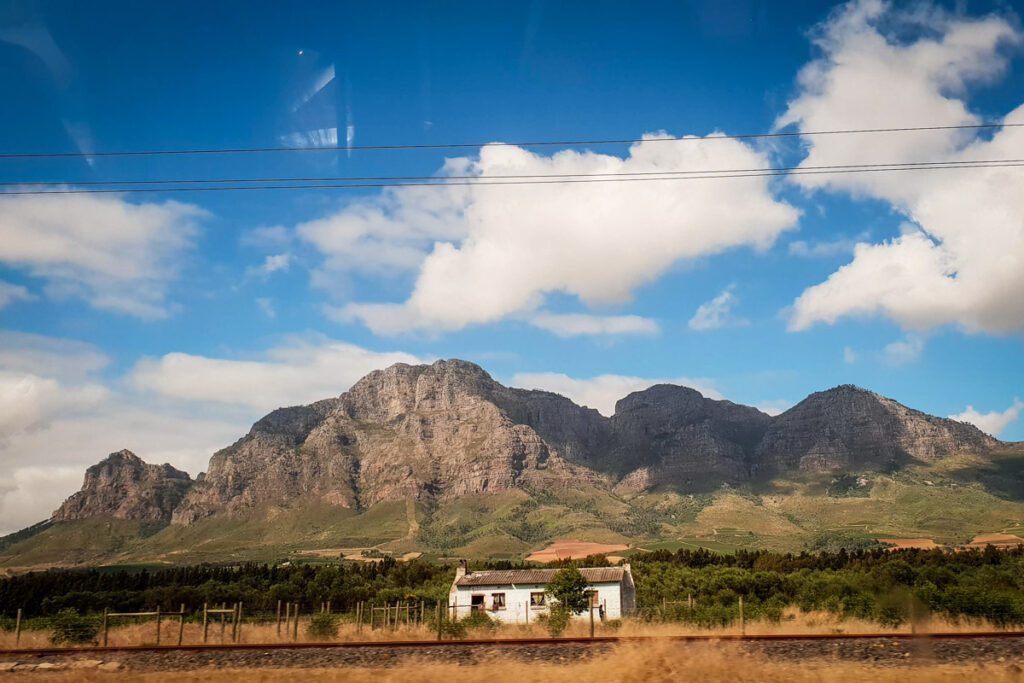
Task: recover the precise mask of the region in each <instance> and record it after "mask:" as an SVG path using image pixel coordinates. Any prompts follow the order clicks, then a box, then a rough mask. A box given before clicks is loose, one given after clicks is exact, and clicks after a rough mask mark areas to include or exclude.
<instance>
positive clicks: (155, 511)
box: [53, 449, 192, 522]
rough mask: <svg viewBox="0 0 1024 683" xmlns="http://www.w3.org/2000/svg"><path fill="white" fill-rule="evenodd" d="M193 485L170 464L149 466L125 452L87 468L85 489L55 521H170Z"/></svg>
mask: <svg viewBox="0 0 1024 683" xmlns="http://www.w3.org/2000/svg"><path fill="white" fill-rule="evenodd" d="M191 485H192V478H191V477H189V475H188V473H187V472H182V471H181V470H177V469H175V468H173V467H171V466H170V465H168V464H163V465H150V464H147V463H146V462H144V461H143V460H142V459H141V458H140V457H139V456H137V455H135V454H134V453H132V452H131V451H129V450H127V449H123V450H120V451H116V452H114V453H111V454H110V455H108V456H107V457H106V458H104V459H103V460H101V461H100V462H98V463H96V464H95V465H93V466H92V467H90V468H89V469H87V470H86V471H85V482H84V483H83V484H82V489H81V490H80V491H79V492H78V493H76V494H74V495H73V496H71V497H70V498H68V499H67V500H66V501H64V504H63V505H61V506H60V508H58V509H57V510H56V511H55V512H54V513H53V519H54V520H57V521H70V520H74V519H85V518H89V517H115V518H117V519H130V520H139V521H147V522H168V521H170V519H171V513H172V512H173V510H174V508H175V507H176V506H177V505H178V503H179V502H181V499H182V498H183V497H184V495H185V492H186V491H187V490H188V488H189V487H190V486H191Z"/></svg>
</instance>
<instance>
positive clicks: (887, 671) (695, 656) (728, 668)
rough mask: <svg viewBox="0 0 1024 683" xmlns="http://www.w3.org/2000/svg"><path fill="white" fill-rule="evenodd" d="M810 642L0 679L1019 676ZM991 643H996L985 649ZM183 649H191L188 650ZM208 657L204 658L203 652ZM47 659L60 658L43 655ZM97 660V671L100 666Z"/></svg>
mask: <svg viewBox="0 0 1024 683" xmlns="http://www.w3.org/2000/svg"><path fill="white" fill-rule="evenodd" d="M825 645H826V647H824V648H822V647H820V646H818V645H817V644H815V645H814V646H813V647H816V648H817V649H815V650H813V651H810V650H808V649H807V646H806V644H804V645H800V644H797V645H795V646H794V645H793V644H778V643H777V644H776V646H777V647H776V649H775V650H774V651H757V650H751V649H750V648H746V647H743V646H739V645H733V644H714V643H712V644H699V645H692V644H691V645H681V644H679V643H665V642H661V643H644V644H625V645H618V646H601V645H583V646H580V645H575V646H574V645H570V644H566V645H565V646H561V647H560V646H558V645H557V644H552V645H551V646H545V647H541V648H538V647H531V648H529V649H523V650H522V651H519V652H517V651H512V650H511V649H509V648H507V647H505V648H501V649H494V648H492V649H491V650H489V651H484V652H481V653H478V654H477V655H476V656H472V655H468V654H467V653H466V652H465V648H464V649H463V651H459V650H458V649H457V648H446V649H447V650H451V651H450V652H446V651H445V649H442V650H439V651H436V652H435V653H434V654H433V655H431V656H430V657H427V658H424V657H420V656H418V655H416V654H412V655H409V656H400V657H398V658H397V659H396V658H395V657H394V652H390V653H389V652H386V651H382V652H379V653H376V652H362V656H364V657H370V658H373V659H370V660H363V661H362V662H360V661H358V660H355V661H353V660H349V661H339V660H337V659H334V660H332V659H331V658H330V657H331V656H332V654H337V651H334V652H333V653H327V654H324V653H323V652H322V651H319V650H312V651H296V650H290V651H283V652H260V651H255V652H252V651H250V652H245V653H227V655H226V656H224V657H221V658H217V656H216V655H215V654H214V653H201V654H203V655H209V657H207V658H206V659H203V660H201V661H200V660H194V661H192V662H191V663H192V664H193V665H194V666H189V662H188V661H184V662H182V661H179V662H176V664H175V665H174V666H173V667H172V668H171V669H170V670H154V668H155V667H154V663H153V662H148V663H147V662H146V661H145V660H141V661H135V660H126V661H123V662H116V661H113V662H103V663H97V660H93V661H87V660H86V661H83V664H82V666H79V667H77V668H65V669H59V668H57V669H55V668H42V669H41V668H39V667H38V665H36V666H35V667H34V668H33V669H31V670H28V669H26V670H20V669H15V670H14V671H10V672H8V673H0V680H3V681H8V680H10V681H14V680H25V681H60V682H62V683H63V682H68V683H70V682H71V681H109V680H115V679H116V680H132V681H141V682H145V683H163V682H165V681H166V682H169V681H210V682H212V683H220V682H223V683H228V682H233V681H239V680H243V681H254V682H259V683H262V682H268V683H269V682H270V681H282V680H302V681H305V682H311V683H320V682H327V681H352V682H354V683H364V682H365V683H371V682H372V683H390V682H392V681H394V682H396V683H398V682H401V683H420V682H426V681H444V682H445V683H470V682H474V683H475V682H476V681H481V680H487V681H489V682H494V683H533V682H540V681H623V682H626V683H634V682H635V683H641V682H646V681H682V680H685V681H687V682H695V683H710V682H712V681H728V682H729V683H755V682H757V683H761V682H763V683H784V682H785V683H808V682H811V681H813V682H816V683H817V682H821V683H824V682H826V681H829V682H831V681H836V682H838V683H848V682H854V681H857V682H860V681H863V682H870V683H924V682H925V681H950V682H953V681H956V682H958V683H962V682H963V681H986V682H991V683H1003V682H1008V681H1024V668H1022V666H1021V663H1022V655H1021V654H1019V653H1017V650H1019V649H1020V648H1019V647H1018V645H1017V643H1016V642H1015V641H1007V640H1006V639H1002V640H1001V641H997V642H984V641H958V642H956V643H955V644H954V645H955V647H954V648H953V650H952V651H947V650H946V649H945V644H943V643H933V644H930V645H928V646H927V647H925V648H924V649H922V648H915V647H914V646H912V645H908V644H907V643H905V642H904V643H895V642H886V641H884V640H882V641H880V642H877V643H876V642H873V641H867V642H863V643H858V644H857V645H856V647H854V648H852V649H849V650H846V649H843V650H840V649H832V646H831V644H825ZM993 648H995V649H993ZM177 654H182V655H183V656H191V657H195V655H186V654H185V653H177ZM211 657H213V658H211ZM51 664H52V666H53V667H59V666H60V664H59V663H53V662H51ZM104 666H105V667H106V669H107V670H104V669H103V668H102V667H104Z"/></svg>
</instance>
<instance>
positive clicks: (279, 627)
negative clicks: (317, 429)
mask: <svg viewBox="0 0 1024 683" xmlns="http://www.w3.org/2000/svg"><path fill="white" fill-rule="evenodd" d="M277 637H278V639H279V640H280V638H281V601H280V600H278V601H277Z"/></svg>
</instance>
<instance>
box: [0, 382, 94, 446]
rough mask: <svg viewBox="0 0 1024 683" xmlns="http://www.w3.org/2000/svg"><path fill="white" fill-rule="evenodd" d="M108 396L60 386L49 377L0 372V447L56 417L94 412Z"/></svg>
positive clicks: (91, 387) (84, 388) (90, 387)
mask: <svg viewBox="0 0 1024 683" xmlns="http://www.w3.org/2000/svg"><path fill="white" fill-rule="evenodd" d="M107 395H108V392H107V390H106V388H104V387H101V386H97V385H84V386H62V385H61V384H60V383H59V382H58V381H57V380H55V379H52V378H49V377H39V376H38V375H32V374H26V373H12V372H4V371H0V443H2V442H3V440H4V439H7V438H9V437H11V436H13V435H14V434H19V433H21V432H26V431H33V430H36V429H39V428H40V427H44V426H46V425H47V424H48V423H49V422H50V420H51V419H53V418H54V417H55V416H57V415H67V414H69V413H74V412H81V411H83V410H88V409H89V408H93V407H95V406H96V405H97V404H98V403H100V402H101V401H103V400H104V399H105V398H106V397H107Z"/></svg>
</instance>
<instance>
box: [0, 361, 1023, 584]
mask: <svg viewBox="0 0 1024 683" xmlns="http://www.w3.org/2000/svg"><path fill="white" fill-rule="evenodd" d="M1004 447H1008V446H1007V444H1003V443H1002V442H999V441H998V440H996V439H994V438H992V437H990V436H988V435H985V434H984V433H982V432H981V431H980V430H978V429H977V428H976V427H974V426H972V425H968V424H966V423H961V422H957V421H955V420H949V419H945V418H938V417H934V416H930V415H927V414H925V413H922V412H920V411H916V410H914V409H911V408H908V407H906V406H903V405H902V404H899V403H898V402H896V401H894V400H892V399H888V398H886V397H884V396H881V395H879V394H876V393H874V392H871V391H868V390H866V389H862V388H860V387H855V386H853V385H840V386H838V387H834V388H832V389H828V390H825V391H821V392H815V393H813V394H811V395H809V396H808V397H807V398H805V399H804V400H803V401H801V402H800V403H798V404H796V405H794V406H793V407H792V408H790V409H789V410H787V411H785V412H783V413H780V414H779V415H776V416H770V415H767V414H766V413H763V412H762V411H760V410H758V409H756V408H753V407H750V406H744V405H742V404H737V403H734V402H731V401H726V400H716V399H711V398H707V397H705V396H703V395H702V394H701V393H700V392H698V391H697V390H695V389H692V388H689V387H682V386H678V385H672V384H658V385H654V386H651V387H648V388H646V389H643V390H640V391H636V392H632V393H630V394H629V395H627V396H624V397H623V398H622V399H620V400H619V401H618V402H617V403H616V410H615V413H614V414H613V415H612V416H610V417H605V416H604V415H602V414H600V413H599V412H598V411H596V410H593V409H591V408H587V407H584V406H579V405H577V404H576V403H574V402H573V401H572V400H570V399H568V398H566V397H564V396H560V395H559V394H556V393H552V392H547V391H541V390H532V389H520V388H514V387H507V386H504V385H502V384H501V383H499V382H497V381H496V380H494V379H493V378H492V377H491V376H490V375H489V374H488V373H487V372H486V371H485V370H484V369H483V368H481V367H479V366H477V365H475V364H473V363H469V362H466V361H461V360H441V361H437V362H435V363H432V364H429V365H408V364H401V363H399V364H395V365H392V366H389V367H387V368H383V369H380V370H375V371H373V372H371V373H369V374H368V375H366V376H365V377H363V378H362V379H360V380H359V381H358V382H356V383H355V384H354V385H353V386H352V387H351V388H350V389H349V390H348V391H346V392H344V393H343V394H341V395H340V396H337V397H334V398H327V399H323V400H320V401H316V402H314V403H311V404H309V405H304V406H291V407H284V408H279V409H277V410H274V411H271V412H270V413H268V414H267V415H265V416H264V417H262V418H260V419H259V420H257V421H256V422H255V423H254V424H253V425H252V427H251V428H250V429H249V431H248V432H247V433H246V434H245V435H243V436H242V437H241V438H239V439H238V440H236V441H235V442H234V443H232V444H231V445H229V446H227V447H225V448H222V449H220V450H218V451H217V452H216V453H214V454H213V455H212V456H211V458H210V463H209V466H208V467H207V470H206V472H205V473H200V475H198V476H197V477H196V478H195V479H191V478H190V477H189V476H188V475H187V474H185V473H183V472H178V471H177V470H174V469H173V468H170V466H169V465H165V466H163V468H170V469H169V470H167V469H162V468H161V467H160V466H155V465H146V464H145V463H143V462H142V461H141V459H138V458H137V457H136V456H135V455H134V454H131V453H130V452H129V451H122V452H120V453H118V454H112V455H111V456H108V458H107V459H106V460H104V461H103V462H101V463H99V464H98V465H94V466H93V467H91V468H89V470H88V471H87V475H86V481H85V485H84V486H83V489H82V491H79V492H78V493H76V494H74V495H73V496H71V497H70V498H69V499H68V500H67V501H66V502H65V503H64V504H63V505H62V506H61V507H60V508H59V509H58V510H57V511H56V512H55V513H54V515H53V517H52V518H51V520H49V521H48V523H47V524H48V526H46V527H39V529H38V530H37V531H36V532H33V535H32V537H31V538H29V537H28V536H25V537H26V538H28V540H26V541H23V542H22V543H21V544H15V546H14V547H13V549H9V550H8V553H12V552H13V553H14V555H10V554H8V555H5V556H4V557H0V564H3V563H5V562H10V561H13V560H9V559H5V557H6V558H10V557H14V556H19V553H20V556H22V557H28V556H33V555H32V553H28V554H26V553H25V552H22V550H19V548H21V549H25V548H29V549H31V548H32V547H33V545H32V544H33V543H34V542H35V543H37V544H43V543H44V541H45V540H46V539H47V538H53V539H56V538H58V537H59V535H60V533H62V531H61V529H62V527H66V529H65V531H66V532H67V533H71V531H70V527H68V525H73V524H76V523H77V524H91V523H93V522H99V521H102V520H104V519H111V520H120V521H124V522H126V523H127V522H131V523H136V524H138V523H144V524H149V526H147V527H145V528H146V529H147V533H153V529H157V528H158V527H154V526H152V525H153V524H157V525H162V527H163V528H164V529H165V530H164V531H160V532H159V533H157V534H156V535H155V536H153V537H152V539H149V538H148V537H147V539H146V540H144V541H143V540H140V541H138V542H137V543H136V545H137V546H138V547H137V548H136V550H134V551H132V552H134V553H135V554H134V555H131V556H132V557H143V558H149V557H153V556H165V557H178V556H179V555H178V553H180V551H179V550H174V551H167V549H166V548H167V547H169V546H168V545H167V544H170V546H171V547H180V546H181V545H182V544H192V545H197V544H198V545H199V546H206V545H207V544H209V543H210V542H211V540H212V539H220V540H218V543H219V542H226V541H224V539H229V538H230V537H231V536H232V534H234V535H235V537H236V538H237V539H238V540H237V542H238V544H240V545H238V546H234V545H233V546H232V547H236V548H237V549H236V550H233V551H231V552H232V554H233V556H239V557H241V556H246V555H247V553H250V552H251V548H250V547H247V544H248V545H251V544H252V543H256V544H259V543H270V541H267V540H263V541H261V540H259V539H269V538H275V539H279V540H274V541H273V544H276V545H274V547H280V546H281V544H282V543H283V544H285V546H286V547H293V546H294V543H297V542H298V539H305V540H303V541H302V542H303V543H307V544H310V543H311V544H313V545H314V546H316V547H321V546H323V545H324V544H325V543H329V541H328V540H327V539H330V538H336V539H339V540H338V541H336V542H337V543H342V542H344V543H347V544H352V543H356V544H360V543H369V542H370V539H381V540H386V539H393V540H392V541H389V542H390V543H392V545H394V544H398V545H397V546H396V547H398V546H401V547H402V548H407V549H409V550H413V549H417V548H421V547H423V546H424V545H426V546H436V547H441V546H448V545H452V546H456V547H457V546H460V545H465V544H466V543H469V544H470V545H469V546H466V547H467V548H477V549H478V550H468V551H467V552H480V553H487V554H494V553H498V554H499V555H500V554H502V553H505V554H507V552H512V555H511V556H515V554H516V553H518V552H520V551H521V550H525V549H526V548H527V547H529V545H530V544H531V543H533V542H535V540H536V539H540V538H542V537H548V536H551V535H552V534H555V533H579V531H578V530H580V529H583V530H584V531H585V530H586V529H591V530H592V531H589V532H586V533H588V534H590V536H592V537H593V538H596V539H608V540H609V542H619V543H621V542H623V541H624V540H629V539H631V538H635V537H652V535H653V537H659V536H660V535H661V534H663V533H682V532H681V531H680V532H671V531H670V530H671V529H683V528H685V529H694V528H698V529H699V528H705V527H710V528H712V529H717V528H718V527H724V528H747V527H749V528H752V529H759V530H760V531H758V533H762V534H768V535H769V536H771V537H777V538H785V537H786V536H793V537H794V538H795V537H796V536H794V535H795V534H800V533H804V534H805V535H806V533H810V531H809V530H810V529H811V528H812V527H814V526H815V525H817V524H818V521H817V520H814V519H809V521H808V522H807V523H804V524H803V526H794V525H793V521H792V520H794V519H798V518H800V516H801V515H804V514H812V513H805V512H799V511H798V512H795V513H794V512H785V511H784V510H783V509H782V508H778V507H777V506H778V505H779V504H780V503H779V500H782V499H778V498H771V497H769V498H765V499H763V500H762V499H761V497H760V495H759V494H757V493H755V491H756V490H764V491H765V492H770V491H773V490H774V491H779V490H783V489H778V486H777V485H776V484H775V483H774V482H779V481H789V480H793V481H795V480H801V481H805V482H806V483H807V486H810V487H811V488H810V489H808V491H810V493H808V494H807V495H811V496H812V498H813V496H816V495H820V494H815V493H813V490H819V489H815V488H814V487H817V486H819V484H815V483H814V482H815V481H819V480H821V481H823V482H825V484H823V486H825V488H823V489H821V490H822V491H832V490H839V489H842V490H850V491H851V493H849V494H843V495H853V496H855V497H854V498H850V499H849V500H850V502H849V503H844V505H847V506H850V507H851V510H855V509H857V507H858V505H860V504H858V503H857V499H856V496H864V495H874V494H870V493H869V491H871V490H876V491H877V492H879V495H881V494H884V495H885V496H890V494H888V493H884V492H885V491H888V490H891V489H892V485H891V484H887V483H885V482H886V481H888V480H882V479H879V480H878V484H877V486H880V487H881V488H877V487H876V488H875V489H872V485H867V484H865V485H862V484H860V483H858V482H860V481H861V480H863V481H875V479H873V478H872V476H867V475H866V476H855V477H853V478H852V480H851V479H850V478H849V475H850V474H852V473H861V472H866V473H870V472H876V473H881V474H884V475H885V476H889V475H891V473H893V472H904V471H905V472H909V471H910V470H912V469H913V468H914V467H918V466H924V467H939V468H946V469H950V468H952V467H953V464H952V463H953V461H954V460H957V462H959V461H960V460H964V462H968V461H970V462H974V461H973V460H972V458H973V459H974V460H977V458H981V459H982V460H981V461H979V462H980V463H981V464H980V465H977V466H979V467H982V468H984V467H988V465H985V462H987V461H986V460H985V459H986V458H988V457H989V456H988V455H987V454H989V453H993V452H995V451H996V450H999V449H1003V448H1004ZM965 459H966V460H965ZM968 464H969V463H968ZM958 466H959V465H958ZM970 466H974V465H970ZM979 471H980V470H979ZM986 472H987V470H986ZM908 476H909V475H908ZM915 476H916V475H915ZM943 476H945V475H943ZM986 476H988V475H986ZM993 476H996V478H997V479H998V481H996V480H993V481H996V483H997V484H998V486H999V487H1001V489H1005V490H1017V488H1016V487H1018V484H1017V482H1016V480H1012V481H1010V480H1006V479H1005V477H1003V478H1002V479H1000V478H999V477H1001V476H1002V475H1001V474H999V473H996V475H993ZM1013 476H1015V475H1013ZM836 477H838V478H839V479H840V480H842V482H843V484H842V486H840V487H839V489H837V488H836V487H835V486H833V485H828V482H827V480H828V479H830V478H832V479H835V478H836ZM843 477H846V479H843ZM951 477H952V475H951ZM823 478H824V479H823ZM911 478H913V477H911ZM990 478H991V477H990ZM954 479H955V477H952V478H949V481H950V484H949V486H950V487H951V488H950V491H951V492H952V493H951V494H950V495H952V494H953V493H956V491H961V490H962V489H960V488H956V487H962V486H963V484H962V483H958V481H959V480H957V481H954ZM850 481H853V482H854V483H853V484H850ZM921 485H922V486H927V485H930V484H921ZM786 486H788V487H789V489H786V490H792V486H791V485H790V484H787V485H786ZM800 486H804V485H803V484H801V485H800ZM1022 486H1024V484H1022ZM773 487H774V488H773ZM844 487H845V488H844ZM851 487H852V488H851ZM858 487H860V488H858ZM743 491H748V493H742V492H743ZM735 492H740V495H739V497H737V496H736V493H735ZM940 493H941V495H947V493H943V492H940V491H938V490H937V489H936V490H931V491H929V492H928V494H927V495H930V496H932V497H935V496H938V495H939V494H940ZM772 495H774V494H772ZM787 495H788V494H787ZM801 495H803V494H801ZM824 495H827V496H831V495H833V494H832V493H826V494H824ZM956 495H960V494H956ZM972 495H973V494H972ZM978 495H981V494H978ZM985 495H988V494H985ZM666 496H668V497H666ZM890 497H891V496H890ZM804 499H805V498H799V497H798V498H795V499H794V502H793V504H794V505H795V504H797V503H798V502H799V500H804ZM806 500H811V499H806ZM986 500H988V499H986ZM993 500H994V499H993ZM545 501H546V502H545ZM745 501H746V502H745ZM773 501H774V502H773ZM769 504H770V505H769ZM872 504H874V503H872ZM879 504H880V505H881V504H882V503H879ZM751 505H753V507H751ZM801 505H805V504H803V503H801ZM885 505H889V503H885ZM709 506H710V507H709ZM723 506H724V508H725V509H719V508H722V507H723ZM766 506H767V507H766ZM771 506H776V508H772V507H771ZM805 507H806V505H805ZM860 507H863V505H860ZM807 509H810V508H807ZM889 509H895V508H891V506H890V508H889ZM977 509H978V515H982V514H983V513H984V514H989V516H991V514H996V512H995V511H996V510H997V509H998V506H995V507H994V506H993V504H990V503H985V504H984V505H980V506H979V507H978V508H977ZM985 509H990V510H991V514H990V513H985V512H984V511H985ZM1015 509H1016V508H1014V510H1015ZM716 510H717V511H716ZM813 514H819V513H813ZM813 514H812V516H813ZM851 514H862V513H858V512H851ZM929 514H931V513H929ZM999 514H1004V516H1005V515H1006V514H1009V513H1005V512H1003V513H999ZM1013 514H1016V513H1015V512H1014V513H1013ZM282 515H283V516H282ZM286 519H288V520H291V521H287V522H286V521H284V520H286ZM936 519H941V516H940V517H936ZM1021 519H1022V521H1024V512H1022V514H1021ZM300 520H308V521H300ZM373 520H377V521H373ZM737 520H739V521H737ZM680 524H682V525H683V526H682V527H680V526H679V525H680ZM239 525H241V526H239ZM282 525H284V526H282ZM288 525H293V526H294V529H295V531H294V532H291V536H289V535H288V534H285V536H284V537H283V538H279V537H278V536H277V535H275V534H276V533H277V532H275V531H274V529H275V528H278V527H280V529H282V530H283V529H286V528H292V527H290V526H288ZM89 528H93V527H89ZM96 528H99V527H96ZM887 528H888V527H887ZM928 528H931V527H928ZM979 528H981V527H979ZM985 528H987V527H985ZM135 529H136V528H135V527H131V528H129V527H125V528H123V529H120V530H119V528H113V527H110V528H107V527H104V528H103V530H101V531H89V532H85V531H82V532H80V536H81V534H85V536H84V538H88V539H92V538H94V537H95V535H96V533H102V534H107V535H108V536H109V537H110V540H109V542H108V543H107V546H109V547H110V548H114V547H118V548H121V547H128V546H125V543H128V545H129V546H130V545H131V543H135V541H131V539H132V538H139V537H138V536H137V534H138V533H139V532H138V531H137V530H135ZM227 529H236V531H232V532H229V531H226V530H227ZM243 529H244V531H243ZM558 529H563V530H566V531H564V532H558V531H557V530H558ZM572 529H576V530H577V531H571V530H572ZM602 529H603V530H602ZM898 531H899V529H894V530H893V532H890V533H894V532H898ZM715 533H716V534H717V533H718V532H717V530H716V531H715ZM729 533H733V532H729ZM752 533H753V532H752ZM133 534H134V535H133ZM225 534H226V535H225ZM773 535H774V536H773ZM75 538H76V539H77V538H78V537H77V536H76V537H75ZM126 539H128V540H127V541H126ZM154 539H155V540H154ZM161 539H163V540H161ZM245 539H250V540H248V541H246V540H245ZM344 539H348V540H344ZM360 539H365V540H360ZM403 539H404V540H403ZM453 539H459V541H460V542H455V540H453ZM474 539H475V540H474ZM76 542H77V541H76ZM54 543H56V542H54ZM375 543H376V541H375ZM140 544H141V545H140ZM473 544H476V545H473ZM94 545H95V546H96V547H97V548H103V547H107V546H104V544H103V543H101V542H97V543H94ZM371 545H373V544H371ZM133 547H134V546H133ZM510 548H511V549H512V550H511V551H510V550H509V549H510ZM59 552H60V551H59V549H58V550H55V551H51V555H45V554H44V555H43V556H46V557H49V556H52V555H53V553H58V554H59ZM109 552H113V551H112V550H110V551H102V552H101V551H100V550H97V551H96V553H98V554H97V555H95V557H99V558H107V557H109ZM210 552H211V553H213V552H214V551H212V550H211V551H210ZM218 552H219V551H218ZM104 553H107V554H104ZM0 554H2V553H0ZM82 557H84V556H82ZM204 557H209V556H204ZM213 557H214V559H216V558H217V557H220V555H216V554H214V556H213ZM83 561H84V560H83Z"/></svg>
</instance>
